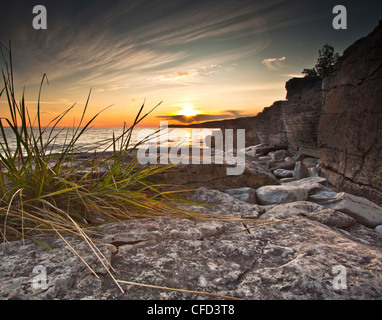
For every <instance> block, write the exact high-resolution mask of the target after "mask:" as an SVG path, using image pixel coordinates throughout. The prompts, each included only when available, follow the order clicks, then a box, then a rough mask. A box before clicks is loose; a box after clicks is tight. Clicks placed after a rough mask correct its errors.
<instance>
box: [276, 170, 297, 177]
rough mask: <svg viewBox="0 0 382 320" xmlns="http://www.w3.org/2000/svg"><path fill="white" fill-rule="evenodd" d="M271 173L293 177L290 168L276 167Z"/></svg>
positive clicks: (277, 175)
mask: <svg viewBox="0 0 382 320" xmlns="http://www.w3.org/2000/svg"><path fill="white" fill-rule="evenodd" d="M273 174H274V175H275V176H276V177H277V178H292V177H293V171H292V170H284V169H276V170H274V171H273Z"/></svg>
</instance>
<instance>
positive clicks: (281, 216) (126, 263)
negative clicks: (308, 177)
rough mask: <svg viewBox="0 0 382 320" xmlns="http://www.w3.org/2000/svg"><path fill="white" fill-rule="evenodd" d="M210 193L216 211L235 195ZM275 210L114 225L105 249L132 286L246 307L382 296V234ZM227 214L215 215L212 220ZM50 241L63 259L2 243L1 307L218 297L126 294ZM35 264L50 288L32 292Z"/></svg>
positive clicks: (312, 207)
mask: <svg viewBox="0 0 382 320" xmlns="http://www.w3.org/2000/svg"><path fill="white" fill-rule="evenodd" d="M207 194H208V195H209V196H210V198H209V202H210V203H213V202H214V201H215V202H217V201H218V198H219V197H221V198H225V197H226V196H228V195H224V194H223V195H222V194H221V193H219V192H218V191H213V190H212V191H211V190H204V191H203V190H201V191H200V194H199V196H202V195H207ZM213 194H215V196H216V197H215V199H214V196H213ZM228 197H229V196H228ZM233 200H235V199H233ZM227 201H228V200H227ZM235 201H238V200H235ZM244 205H247V206H249V207H248V208H249V210H251V211H250V212H245V209H244V207H241V210H242V212H241V214H240V216H250V215H252V216H253V207H251V206H250V205H249V204H246V203H244ZM265 208H266V209H267V212H266V213H265V214H263V216H262V217H261V219H262V220H264V221H265V222H266V221H268V223H264V222H256V220H253V219H252V220H247V221H197V220H194V221H191V220H184V219H169V218H153V219H144V220H139V221H126V222H124V224H120V223H113V224H108V225H106V226H105V227H104V235H103V236H100V238H99V239H98V240H99V241H98V247H99V248H100V250H101V251H102V253H103V254H104V255H105V258H106V259H107V260H108V261H110V263H111V265H112V267H113V268H114V269H115V271H114V272H113V274H114V276H115V278H116V279H118V280H123V281H130V282H135V283H142V284H150V285H156V286H165V287H171V288H179V289H186V290H193V291H199V292H207V293H213V294H218V295H223V296H230V297H236V298H243V299H379V298H380V292H382V278H381V276H380V270H381V269H382V253H381V243H382V235H381V234H379V233H377V232H375V231H374V230H371V229H368V228H365V227H363V226H361V225H358V224H355V225H353V226H351V227H349V226H350V225H351V224H353V223H354V221H349V220H346V219H347V218H345V217H343V216H340V215H339V214H338V213H337V212H335V211H334V210H329V212H328V216H327V217H326V216H325V214H322V215H320V216H317V215H315V214H318V213H320V212H322V211H324V210H327V209H325V208H323V207H322V206H319V205H317V204H312V203H307V202H296V203H293V204H288V205H280V206H272V207H265ZM232 209H234V208H232ZM220 210H221V207H220V208H219V207H218V206H211V207H209V212H210V213H215V214H219V213H220ZM223 214H224V213H223ZM293 218H297V219H294V220H292V221H291V220H290V219H293ZM348 219H351V218H348ZM329 225H331V227H329ZM333 225H337V228H335V227H333ZM339 227H347V231H344V230H341V229H339ZM43 240H44V242H46V243H48V244H49V245H50V246H51V247H52V249H54V254H53V253H51V252H50V251H48V250H46V249H44V248H42V247H41V246H37V245H36V244H34V243H32V242H31V241H28V240H27V241H25V246H23V244H22V242H21V241H17V242H13V243H11V247H10V246H9V244H1V245H0V283H1V286H0V298H1V299H8V298H13V299H139V300H141V299H145V300H151V299H217V298H218V297H211V296H204V295H196V294H190V293H183V292H176V291H167V290H160V289H150V288H143V287H138V286H135V285H127V284H124V283H120V285H121V286H122V288H123V290H124V293H122V292H121V291H120V290H119V289H118V287H117V286H116V285H115V283H114V282H113V281H112V279H111V278H110V276H109V275H108V274H107V272H106V271H105V270H104V269H103V267H102V266H101V265H100V263H99V262H97V260H96V259H95V258H93V256H92V253H91V250H90V249H88V248H87V247H86V245H84V244H83V243H82V241H81V240H78V239H74V238H67V241H69V243H70V244H71V246H72V247H73V248H74V249H75V250H77V251H78V252H79V253H80V254H81V255H82V257H83V258H84V259H85V260H86V262H87V263H89V265H91V266H92V267H93V268H94V269H95V271H96V272H97V274H98V277H99V278H97V277H96V276H95V275H94V274H93V273H92V272H90V271H89V269H88V268H87V267H86V266H85V265H84V264H83V263H82V262H81V261H80V260H79V258H78V257H77V256H76V255H75V254H73V253H72V252H71V251H70V250H69V249H67V248H66V245H65V244H64V243H63V242H62V240H60V239H53V238H46V239H43ZM35 266H43V267H45V268H46V275H47V280H48V287H47V288H45V289H43V290H39V289H37V290H36V289H33V287H32V280H33V279H34V277H36V276H37V273H33V269H34V267H35ZM338 266H341V268H342V270H344V272H346V274H343V276H345V278H344V279H345V280H344V281H345V283H346V285H347V287H346V289H341V288H338V287H336V286H335V284H336V276H338V271H337V272H336V271H335V270H336V268H337V267H338Z"/></svg>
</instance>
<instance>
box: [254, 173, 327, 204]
mask: <svg viewBox="0 0 382 320" xmlns="http://www.w3.org/2000/svg"><path fill="white" fill-rule="evenodd" d="M325 181H326V179H325V178H321V177H309V178H305V179H302V180H297V181H292V182H288V183H283V184H282V185H280V186H264V187H261V188H259V189H257V190H256V195H257V199H258V201H259V203H260V204H262V205H269V204H282V203H289V202H294V201H305V200H307V199H308V197H309V195H310V194H312V193H316V192H318V191H320V190H324V189H327V188H325V187H324V186H323V185H322V183H324V182H325Z"/></svg>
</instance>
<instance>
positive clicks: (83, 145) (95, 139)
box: [0, 127, 213, 154]
mask: <svg viewBox="0 0 382 320" xmlns="http://www.w3.org/2000/svg"><path fill="white" fill-rule="evenodd" d="M122 130H123V128H102V127H94V128H89V129H88V130H86V131H85V132H84V133H83V134H82V135H81V137H80V138H79V140H78V141H77V142H76V144H75V148H76V151H77V152H93V151H97V152H103V151H112V150H113V147H112V145H111V142H112V138H113V133H114V136H115V137H119V136H120V135H121V134H122ZM142 130H145V131H144V132H141V131H142ZM147 130H151V132H154V131H158V130H159V128H135V129H134V130H133V133H132V137H131V143H130V146H131V147H132V146H134V145H135V143H137V142H138V136H139V134H140V132H141V135H143V136H146V134H145V133H146V132H148V131H147ZM212 131H213V129H204V130H203V132H202V134H201V135H200V136H198V137H197V140H195V134H194V139H193V129H183V128H182V129H181V130H179V129H168V137H167V135H166V134H165V132H164V131H163V130H162V131H160V132H159V133H158V134H156V135H153V136H151V139H150V140H149V141H148V143H149V144H153V143H154V144H158V143H164V142H167V143H168V146H169V147H170V148H171V147H173V146H175V145H176V146H178V145H179V146H183V145H189V146H192V145H195V143H197V144H198V145H199V142H198V141H199V139H200V146H201V147H202V148H203V147H206V145H205V141H204V138H205V137H206V136H207V135H209V134H211V133H212ZM34 132H35V134H36V135H37V133H38V131H37V129H36V128H34ZM49 133H50V128H48V130H47V132H46V133H45V134H44V135H43V141H44V142H45V143H46V142H47V140H48V137H49ZM72 135H73V130H72V129H69V132H68V130H67V129H66V128H65V129H64V128H55V129H54V130H53V134H52V135H51V137H55V140H54V143H53V142H52V143H51V144H50V148H52V152H53V153H56V152H57V153H58V152H61V150H62V147H63V145H64V144H65V139H66V144H67V143H68V142H69V141H70V139H71V137H72ZM5 138H6V140H7V143H8V145H9V146H10V149H11V150H12V151H14V150H15V149H16V140H15V137H14V134H13V132H12V130H11V129H10V128H5ZM0 143H1V144H4V137H3V135H2V134H1V132H0ZM118 145H119V144H118V143H117V146H118ZM158 146H159V145H158ZM50 148H49V151H50ZM0 153H2V154H4V152H3V150H2V149H1V148H0Z"/></svg>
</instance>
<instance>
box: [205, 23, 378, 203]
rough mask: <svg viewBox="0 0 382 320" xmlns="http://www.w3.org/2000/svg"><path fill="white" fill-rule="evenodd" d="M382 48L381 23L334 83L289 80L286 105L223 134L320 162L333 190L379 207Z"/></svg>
mask: <svg viewBox="0 0 382 320" xmlns="http://www.w3.org/2000/svg"><path fill="white" fill-rule="evenodd" d="M381 44H382V21H381V22H380V23H379V25H378V26H377V27H376V28H375V30H374V31H373V32H372V33H371V34H369V35H368V36H366V37H364V38H362V39H360V40H358V41H357V42H355V43H354V44H353V45H351V46H350V47H349V48H348V49H347V50H345V52H344V54H343V56H342V57H341V58H340V60H339V62H338V63H337V65H336V66H335V70H334V72H333V74H332V75H331V76H330V77H328V78H326V79H324V81H322V82H321V80H316V79H308V78H294V79H291V80H289V81H288V82H287V83H286V90H287V96H286V98H287V100H285V101H276V102H275V103H274V104H273V105H272V106H270V107H268V108H265V109H264V110H263V112H261V113H259V114H258V115H257V116H256V117H251V118H240V119H235V120H228V121H225V122H224V128H230V127H232V128H236V129H239V128H245V129H246V139H249V140H248V141H247V143H246V146H251V145H255V144H257V143H261V144H266V145H278V146H281V148H285V147H288V149H289V150H290V151H294V152H298V153H300V154H303V155H307V156H313V157H319V158H320V159H321V161H322V162H323V168H322V173H323V175H324V176H325V177H326V178H327V179H328V181H329V182H330V183H331V184H332V185H334V186H335V187H337V188H339V189H341V190H343V191H346V192H349V193H351V194H354V195H357V196H362V197H366V198H368V199H370V200H372V201H374V202H376V203H377V204H380V205H381V204H382V179H381V177H382V167H381V166H380V160H381V158H382V126H381V123H382V81H381V80H382V45H381ZM218 123H220V122H210V123H208V125H209V126H212V127H213V126H214V125H216V124H218ZM222 123H223V121H222ZM205 125H206V124H201V125H200V126H201V127H203V126H205Z"/></svg>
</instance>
